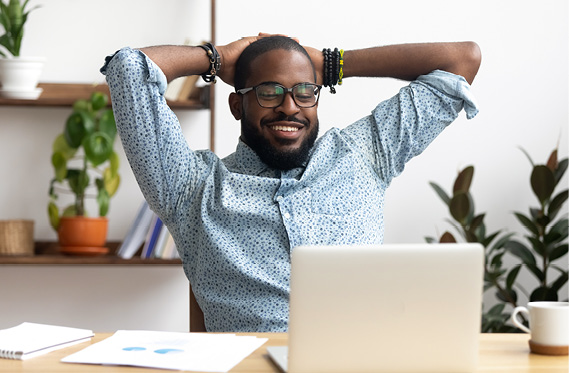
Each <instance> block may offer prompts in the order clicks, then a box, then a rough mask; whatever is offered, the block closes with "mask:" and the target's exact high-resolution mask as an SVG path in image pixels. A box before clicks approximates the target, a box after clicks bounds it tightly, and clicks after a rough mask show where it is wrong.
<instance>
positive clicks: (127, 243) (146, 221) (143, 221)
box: [117, 201, 154, 259]
mask: <svg viewBox="0 0 569 373" xmlns="http://www.w3.org/2000/svg"><path fill="white" fill-rule="evenodd" d="M153 217H154V212H153V211H152V210H150V207H149V206H148V203H146V201H143V202H142V204H141V205H140V208H139V209H138V213H137V214H136V216H135V218H134V221H133V222H132V225H131V226H130V228H129V231H128V233H127V234H126V236H125V238H124V240H123V242H122V244H121V245H120V247H119V248H118V251H117V255H118V256H119V257H121V258H124V259H131V258H132V257H133V256H134V254H136V252H137V251H138V249H140V247H141V246H142V245H143V244H144V241H145V239H146V233H147V232H148V229H149V228H150V224H151V223H152V218H153Z"/></svg>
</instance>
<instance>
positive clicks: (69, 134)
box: [63, 112, 87, 148]
mask: <svg viewBox="0 0 569 373" xmlns="http://www.w3.org/2000/svg"><path fill="white" fill-rule="evenodd" d="M63 134H64V136H65V141H67V143H68V144H69V146H71V147H72V148H78V147H79V146H80V145H81V142H82V141H83V138H84V137H85V136H86V135H87V129H86V127H85V121H84V116H83V115H82V114H81V113H79V112H76V113H73V114H71V115H70V116H69V117H68V118H67V122H66V123H65V130H64V132H63Z"/></svg>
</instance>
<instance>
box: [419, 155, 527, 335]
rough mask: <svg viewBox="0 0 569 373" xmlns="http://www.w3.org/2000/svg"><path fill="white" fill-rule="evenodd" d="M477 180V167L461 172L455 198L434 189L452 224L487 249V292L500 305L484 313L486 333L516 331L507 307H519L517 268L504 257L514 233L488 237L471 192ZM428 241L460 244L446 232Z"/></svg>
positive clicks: (441, 189)
mask: <svg viewBox="0 0 569 373" xmlns="http://www.w3.org/2000/svg"><path fill="white" fill-rule="evenodd" d="M473 177H474V167H473V166H468V167H466V168H464V169H463V170H462V171H460V172H459V174H458V176H457V178H456V180H455V182H454V185H453V188H452V195H449V194H447V193H446V192H445V191H444V189H443V188H441V187H440V186H439V185H438V184H436V183H434V182H430V185H431V187H432V188H433V189H434V190H435V192H436V193H437V194H438V196H439V197H440V198H441V199H442V200H443V202H444V203H445V204H446V205H447V206H448V209H449V212H450V215H451V217H452V220H451V219H448V222H449V223H450V224H451V225H452V226H453V227H454V230H455V231H456V232H458V233H459V234H460V236H461V238H462V240H464V241H466V242H478V243H480V244H482V245H483V246H484V248H485V267H484V291H485V292H486V291H490V290H491V289H494V291H495V296H496V297H497V298H498V299H499V300H500V303H498V304H497V305H495V306H494V307H492V308H490V309H489V310H486V311H483V313H482V328H481V330H482V332H495V333H500V332H502V333H503V332H513V331H516V328H514V327H512V326H510V325H507V324H506V321H507V320H508V319H509V316H510V312H505V311H504V310H505V308H506V305H507V304H510V305H512V306H513V307H515V306H516V302H517V292H516V290H515V288H514V285H515V279H516V277H517V274H518V271H519V270H517V269H513V270H510V271H509V272H508V270H507V269H506V268H504V267H503V256H504V255H505V254H506V253H507V250H506V248H505V245H506V243H507V242H508V241H509V239H510V238H511V237H512V235H513V233H508V234H502V231H500V230H499V231H496V232H493V233H490V234H488V233H487V231H486V225H485V224H484V217H485V214H484V213H482V214H476V212H475V206H474V199H473V198H472V195H471V193H470V186H471V184H472V179H473ZM426 240H427V242H430V243H433V242H437V241H438V242H457V239H456V238H455V236H454V235H453V234H452V233H450V232H448V231H446V232H444V233H443V234H442V235H441V237H440V238H439V239H436V238H433V237H426Z"/></svg>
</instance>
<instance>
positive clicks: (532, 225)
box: [514, 212, 539, 236]
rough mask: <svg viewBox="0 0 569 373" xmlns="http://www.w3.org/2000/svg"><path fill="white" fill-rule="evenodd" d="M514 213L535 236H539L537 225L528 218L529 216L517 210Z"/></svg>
mask: <svg viewBox="0 0 569 373" xmlns="http://www.w3.org/2000/svg"><path fill="white" fill-rule="evenodd" d="M514 215H515V216H516V218H517V219H518V220H519V222H520V223H522V225H523V226H524V227H525V228H526V229H527V230H528V231H530V232H531V233H533V234H535V235H536V236H539V229H538V228H537V225H535V223H534V222H533V221H532V220H530V218H528V217H527V216H525V215H524V214H521V213H519V212H514Z"/></svg>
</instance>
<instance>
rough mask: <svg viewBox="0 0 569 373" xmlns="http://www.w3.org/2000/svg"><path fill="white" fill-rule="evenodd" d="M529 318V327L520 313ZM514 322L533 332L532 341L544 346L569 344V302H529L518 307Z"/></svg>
mask: <svg viewBox="0 0 569 373" xmlns="http://www.w3.org/2000/svg"><path fill="white" fill-rule="evenodd" d="M520 313H521V314H522V315H525V317H526V318H527V319H529V328H527V327H526V326H525V325H523V324H522V323H521V322H520V321H519V319H518V314H520ZM511 321H512V323H514V325H515V326H517V327H518V328H520V329H521V330H523V331H524V332H526V333H530V334H531V342H533V343H535V344H539V345H542V346H568V345H569V302H529V303H528V307H527V308H526V307H516V308H515V309H514V311H513V312H512V317H511Z"/></svg>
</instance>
